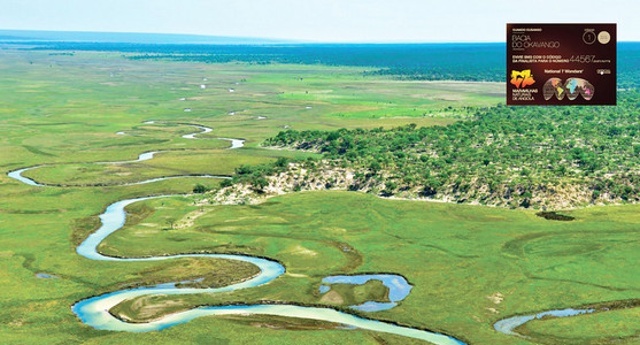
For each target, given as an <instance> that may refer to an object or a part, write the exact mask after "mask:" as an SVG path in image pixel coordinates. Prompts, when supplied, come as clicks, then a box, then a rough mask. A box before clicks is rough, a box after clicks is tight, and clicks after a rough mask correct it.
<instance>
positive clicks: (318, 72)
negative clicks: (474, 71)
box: [0, 50, 640, 345]
mask: <svg viewBox="0 0 640 345" xmlns="http://www.w3.org/2000/svg"><path fill="white" fill-rule="evenodd" d="M0 62H1V63H0V74H1V75H2V76H3V78H2V79H1V80H0V92H2V94H3V95H4V96H3V97H2V98H1V99H0V128H2V130H3V135H2V136H0V171H1V172H2V174H0V261H1V262H2V265H1V266H0V284H2V287H3V288H2V289H0V310H2V312H0V336H1V337H2V342H3V343H7V344H41V343H50V344H56V343H64V344H129V343H131V344H164V343H167V344H169V343H175V341H176V339H180V342H181V343H185V344H202V343H219V344H227V343H228V344H246V343H252V344H299V343H305V344H325V343H349V344H380V343H383V344H384V343H387V344H413V343H416V344H417V343H419V342H417V341H412V340H409V339H406V338H403V337H397V336H390V335H384V334H376V333H374V332H367V331H360V330H343V329H336V328H334V326H335V325H332V324H321V325H318V324H314V322H309V321H304V320H287V318H277V319H271V318H265V317H258V316H256V317H233V318H214V317H207V318H201V319H197V320H193V321H191V322H189V323H187V324H184V325H180V326H177V327H173V328H171V329H168V330H165V331H162V332H152V333H144V334H130V333H121V332H106V331H97V330H94V329H92V328H90V327H88V326H85V325H83V324H82V323H81V322H80V321H79V320H78V319H77V318H76V317H75V315H74V314H73V313H72V311H71V308H70V306H71V305H72V304H73V303H74V302H76V301H78V300H80V299H84V298H87V297H89V296H93V295H96V294H101V293H106V292H110V291H114V290H118V289H121V288H124V287H126V286H133V285H139V284H144V285H146V284H151V283H155V282H166V281H180V280H186V279H192V278H194V277H205V281H204V283H205V284H207V285H212V286H214V285H216V284H220V283H223V282H224V281H235V279H241V278H243V277H246V276H248V275H251V274H252V271H251V269H252V268H251V267H239V266H233V269H232V270H233V271H234V272H235V273H236V274H235V275H234V274H232V275H228V276H224V275H223V274H222V273H223V271H224V272H228V271H229V269H228V268H229V267H230V265H236V264H237V263H230V262H224V261H220V260H194V259H184V260H170V261H166V262H165V261H163V262H128V263H111V262H95V261H90V260H87V259H84V258H82V257H80V256H78V255H77V254H76V252H75V247H76V245H77V244H78V243H79V242H80V241H81V240H82V239H84V238H85V237H86V236H87V235H88V234H89V233H91V232H92V231H94V230H95V229H96V227H97V226H98V222H97V217H96V216H97V215H98V214H100V213H101V212H103V211H104V208H105V207H106V206H108V205H109V204H111V203H113V202H115V201H117V200H122V199H125V198H133V197H139V196H145V195H160V194H186V193H190V192H191V190H192V189H193V187H194V185H196V184H198V183H203V184H206V185H208V186H210V187H216V186H217V183H219V181H216V180H211V179H201V178H183V179H173V180H166V181H162V182H156V183H151V184H147V185H138V186H126V187H125V186H104V187H64V188H62V187H43V188H37V187H29V186H26V185H23V184H21V183H19V182H17V181H15V180H12V179H10V178H8V177H7V176H6V173H7V172H8V171H11V170H14V169H18V168H22V167H28V166H36V165H42V166H43V167H42V168H39V169H35V170H32V171H29V172H27V173H26V174H25V175H27V176H30V177H33V178H36V179H37V180H41V181H42V182H47V183H60V184H76V183H77V184H87V183H96V182H105V183H123V182H132V181H140V180H143V179H146V178H151V177H157V176H164V175H177V174H225V175H226V174H232V173H233V172H234V170H235V169H236V168H238V167H239V166H240V165H241V164H258V163H263V162H266V161H270V160H275V159H277V158H278V157H289V158H305V157H309V156H314V155H313V154H309V153H300V152H288V151H275V150H266V149H263V148H260V147H258V145H259V143H260V142H262V141H263V140H264V139H265V138H267V137H271V136H273V135H275V134H276V133H277V132H278V131H280V130H282V129H283V128H284V127H285V126H288V127H289V128H294V129H300V130H304V129H336V128H340V127H346V128H358V127H361V128H374V127H380V126H383V127H387V128H388V127H393V126H398V125H404V124H407V123H412V122H413V123H416V124H418V125H420V126H430V125H446V124H450V123H453V122H455V121H459V120H460V118H463V117H464V116H466V114H467V112H468V111H469V110H468V109H466V108H465V107H467V106H489V105H493V104H496V103H498V102H502V96H500V95H499V94H498V93H496V91H495V87H496V86H495V85H493V84H465V85H462V84H460V85H459V84H451V83H448V84H438V83H418V82H403V81H391V80H388V79H385V78H377V77H366V78H363V77H362V71H361V70H360V69H358V68H342V67H326V66H315V65H314V66H304V65H268V66H262V65H247V64H200V63H176V62H157V61H131V60H127V59H124V58H122V57H121V56H120V55H118V54H111V53H92V52H79V53H77V54H76V55H75V56H59V55H58V56H50V55H48V52H42V51H40V52H34V51H13V50H3V51H2V54H0ZM203 77H206V78H207V82H206V84H207V85H208V87H207V89H205V90H201V89H200V88H199V85H200V84H201V83H203V79H202V78H203ZM300 77H302V78H303V80H299V78H300ZM236 83H238V84H236ZM229 88H234V89H235V92H233V93H230V92H228V89H229ZM305 91H309V94H307V93H306V92H305ZM454 96H455V97H459V98H455V99H453V97H454ZM183 97H184V98H186V100H185V101H181V100H180V98H183ZM307 106H311V107H312V108H311V109H306V107H307ZM450 106H451V108H449V107H450ZM187 107H189V108H191V109H192V111H191V112H184V111H183V109H184V108H187ZM414 108H415V109H416V110H414ZM231 111H234V112H235V115H233V116H231V115H228V113H229V112H231ZM424 112H427V116H423V113H424ZM258 116H265V117H266V119H264V120H258V119H257V118H258ZM372 116H373V117H372ZM149 120H154V121H158V123H156V124H153V125H149V124H143V122H145V121H149ZM180 123H197V124H202V125H205V126H208V127H211V128H213V129H214V130H213V132H212V133H209V134H207V135H201V136H198V139H195V140H188V139H183V138H181V136H182V135H184V134H187V133H193V132H196V131H197V130H196V129H194V128H193V127H191V126H188V125H182V124H180ZM119 131H124V132H125V135H117V134H116V132H119ZM216 137H231V138H244V139H246V140H247V147H245V148H242V149H239V150H233V151H225V150H224V149H225V148H226V147H227V146H228V142H226V141H221V140H215V139H214V138H216ZM147 151H167V152H163V153H160V154H158V155H157V157H156V158H154V159H153V160H151V161H146V162H140V163H129V164H121V165H106V164H104V165H103V164H93V163H92V162H113V161H124V160H133V159H136V158H137V156H138V155H139V154H140V153H142V152H147ZM202 198H204V196H202V195H191V196H188V197H173V198H167V199H153V200H148V201H146V202H144V203H139V204H134V205H131V207H130V208H128V209H127V211H128V212H129V213H130V215H131V217H130V218H129V220H128V224H127V227H126V229H123V230H122V231H119V232H116V233H115V234H113V235H112V236H110V237H109V238H108V239H107V240H106V241H105V243H104V244H103V245H102V246H101V247H100V249H101V250H103V251H105V252H106V253H110V254H118V255H126V256H141V255H158V254H163V253H179V252H194V251H199V250H205V251H209V252H243V253H247V254H256V255H264V256H267V257H270V258H273V259H277V260H279V261H281V262H283V263H284V264H285V265H286V267H287V273H286V274H285V275H283V276H282V277H280V278H278V279H277V280H275V281H274V282H272V283H271V284H268V285H266V286H262V287H259V288H255V289H250V290H245V291H238V292H235V293H225V294H218V295H207V294H204V295H193V296H180V297H179V298H178V299H179V300H180V303H179V304H177V307H178V308H188V307H190V306H193V305H200V304H207V303H212V304H217V303H226V302H238V301H245V302H255V301H260V300H264V299H271V300H280V301H292V302H298V303H311V304H323V302H322V301H321V299H322V296H321V295H320V293H319V292H318V287H319V285H320V283H321V279H322V278H323V277H325V276H327V275H335V274H344V273H358V272H375V271H381V272H395V273H398V274H402V275H404V276H406V277H407V278H408V280H409V281H410V282H411V283H412V284H413V285H414V288H413V290H412V292H411V294H410V295H409V296H408V297H407V299H406V300H404V301H402V302H401V303H400V305H399V306H398V307H396V308H394V309H392V310H389V311H383V312H379V313H375V314H371V315H370V316H372V317H375V318H380V319H384V320H391V321H397V322H401V323H405V324H408V325H413V326H416V327H426V328H429V329H434V330H438V331H442V332H445V333H448V334H452V335H455V336H458V337H461V338H463V339H465V340H466V341H467V342H468V343H470V344H474V345H475V344H497V345H501V344H504V345H507V344H508V345H511V344H516V345H520V344H522V345H524V344H535V343H540V342H539V341H538V338H533V339H531V340H524V339H516V338H512V337H508V336H504V335H500V334H498V333H496V332H495V331H494V330H493V329H492V326H491V325H492V323H493V322H495V321H496V320H498V319H501V318H503V317H505V316H510V315H513V314H526V313H531V312H535V311H542V310H546V309H550V308H561V307H570V306H576V305H577V306H580V305H585V304H589V303H598V302H602V301H614V300H625V299H631V298H637V297H638V288H637V281H638V274H637V273H636V272H637V270H635V267H634V266H633V263H635V262H637V261H638V254H637V253H638V252H640V251H639V250H638V248H637V241H635V238H636V236H635V231H636V229H637V227H638V224H639V223H640V212H638V207H636V206H624V207H609V208H605V207H598V208H589V209H584V210H576V211H569V212H564V213H567V214H569V215H572V216H575V217H576V218H577V220H576V221H574V222H553V221H547V220H544V219H542V218H540V217H536V216H535V215H534V214H533V213H528V212H523V211H508V210H503V209H495V208H484V207H471V206H460V205H449V204H447V205H444V204H427V203H418V202H406V201H390V200H382V199H377V198H374V197H371V196H367V195H361V194H356V193H328V192H321V193H301V194H294V195H289V196H284V197H279V198H274V199H270V200H268V201H267V202H266V203H264V204H261V205H256V206H221V207H209V206H205V207H200V206H198V205H196V204H197V201H198V200H200V199H202ZM200 211H203V212H205V213H204V215H201V216H198V217H196V215H198V214H199V213H198V212H200ZM191 222H193V224H191ZM172 224H173V226H172ZM345 248H348V249H349V250H348V251H345V250H344V249H345ZM40 272H46V273H50V274H53V275H55V276H57V277H58V278H55V279H40V278H37V277H36V276H35V274H36V273H40ZM216 277H218V278H220V277H223V278H224V279H225V280H223V281H220V280H216ZM334 288H335V289H336V290H340V291H339V292H340V294H341V295H342V296H343V302H342V303H339V304H330V303H324V304H326V305H337V306H339V307H344V306H346V305H350V303H355V302H359V301H361V300H363V299H365V298H380V299H384V298H385V296H384V295H385V294H386V293H387V292H386V288H384V287H383V286H380V285H379V284H376V283H375V282H372V283H370V284H366V285H365V286H362V287H347V286H336V287H334ZM496 292H500V293H502V294H503V295H504V298H505V299H504V301H502V303H500V304H498V305H497V304H495V303H493V302H492V301H491V300H490V299H488V298H487V296H491V295H492V294H494V293H496ZM167 298H168V297H162V296H160V297H153V298H151V299H149V303H151V302H152V303H162V302H163V299H167ZM120 307H121V308H128V307H127V306H126V305H123V306H120ZM487 308H494V309H496V311H498V312H499V314H495V313H494V312H492V311H491V310H489V309H487ZM123 310H124V309H123ZM127 312H129V313H132V314H135V313H136V312H137V309H135V308H130V309H129V310H128V311H127ZM159 312H160V313H162V312H166V310H164V309H160V310H159ZM634 312H635V309H630V310H629V311H620V312H612V313H611V314H609V313H602V314H597V315H593V316H580V317H576V318H572V319H567V320H550V321H544V324H542V325H540V326H539V325H537V324H532V326H531V327H532V329H533V328H534V327H535V331H536V332H538V331H539V332H548V334H559V333H561V331H560V330H559V328H562V327H564V326H562V325H563V323H558V322H560V321H562V322H571V324H570V325H568V327H571V328H572V329H573V330H572V332H573V333H571V337H572V339H574V340H575V341H577V342H579V341H581V340H583V338H581V333H580V332H581V330H582V331H583V333H584V334H585V337H589V336H590V333H589V329H591V328H592V327H593V322H592V321H591V319H590V317H594V318H595V317H598V318H604V319H607V320H605V321H602V322H605V324H611V325H612V326H611V327H607V332H609V333H608V334H603V335H602V336H603V337H611V338H614V337H617V336H622V337H626V336H628V335H629V334H632V333H633V332H634V328H629V329H624V328H623V325H624V324H625V323H627V324H630V321H629V322H625V321H628V320H627V319H628V318H630V319H633V318H634V317H635V315H636V314H634ZM616 320H617V321H616ZM547 322H549V323H547ZM596 322H600V321H596ZM552 323H553V325H560V326H557V327H559V328H558V329H556V328H554V327H556V326H553V327H552V326H551V325H552ZM617 324H619V325H620V326H616V325H617ZM547 325H549V326H547ZM288 327H289V328H288ZM318 328H321V329H318ZM322 328H329V329H322ZM585 339H586V338H585ZM607 339H608V338H607ZM632 343H633V340H632V339H631V340H629V339H624V340H623V341H621V342H619V344H632Z"/></svg>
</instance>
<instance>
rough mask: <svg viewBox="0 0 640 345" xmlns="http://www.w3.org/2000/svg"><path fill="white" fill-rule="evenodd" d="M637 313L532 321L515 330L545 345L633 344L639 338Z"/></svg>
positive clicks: (639, 314)
mask: <svg viewBox="0 0 640 345" xmlns="http://www.w3.org/2000/svg"><path fill="white" fill-rule="evenodd" d="M639 318H640V310H638V308H635V309H622V310H613V311H607V312H601V313H596V314H590V315H583V316H580V317H569V318H563V319H545V320H534V321H531V322H530V323H528V324H527V325H526V326H524V327H522V329H519V331H521V332H522V333H523V334H526V335H528V336H534V337H536V338H537V339H545V338H546V339H548V340H547V341H546V342H545V343H546V344H558V343H562V344H581V345H592V344H594V345H596V344H615V343H624V342H625V341H626V342H628V343H630V344H633V343H634V342H635V343H637V342H638V340H639V339H640V327H639V326H638V323H636V322H630V321H631V320H638V319H639Z"/></svg>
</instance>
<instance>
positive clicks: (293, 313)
mask: <svg viewBox="0 0 640 345" xmlns="http://www.w3.org/2000/svg"><path fill="white" fill-rule="evenodd" d="M145 123H147V124H152V123H155V122H154V121H147V122H145ZM189 125H193V126H196V127H197V128H199V129H200V130H201V131H200V132H198V133H192V134H187V135H183V136H182V137H183V138H185V139H196V135H197V134H200V133H209V132H211V131H212V130H213V129H211V128H209V127H205V126H201V125H194V124H189ZM217 139H220V140H227V141H230V143H231V147H230V149H237V148H241V147H243V146H244V140H242V139H231V138H217ZM158 152H161V151H152V152H145V153H142V154H140V155H139V156H138V159H137V160H133V161H121V162H96V164H123V163H132V162H141V161H145V160H150V159H153V157H154V155H155V154H156V153H158ZM42 166H44V165H42ZM39 167H41V166H34V167H28V168H22V169H18V170H14V171H11V172H9V173H8V176H9V177H10V178H13V179H15V180H17V181H20V182H21V183H24V184H26V185H29V186H35V187H44V186H48V185H47V184H42V183H39V182H37V181H35V180H33V179H30V178H28V177H24V176H22V173H24V172H25V171H28V170H31V169H36V168H39ZM196 176H198V177H209V178H229V177H225V176H213V175H196ZM181 177H187V176H170V177H161V178H154V179H149V180H145V181H140V182H134V183H128V184H121V186H127V185H138V184H146V183H152V182H156V181H162V180H166V179H170V178H181ZM189 177H193V176H189ZM175 196H178V195H164V196H154V197H142V198H134V199H126V200H121V201H117V202H115V203H113V204H111V205H109V206H108V207H107V208H106V210H105V211H104V212H103V213H102V214H101V215H100V216H99V217H100V222H101V226H100V228H99V229H98V230H96V232H94V233H92V234H91V235H89V236H88V237H87V239H85V240H84V241H83V242H82V243H81V244H80V245H79V246H78V247H77V249H76V251H77V253H78V254H79V255H81V256H83V257H85V258H87V259H89V260H96V261H113V262H140V261H161V260H171V259H177V258H185V257H189V258H198V257H202V258H215V259H225V260H238V261H244V262H248V263H251V264H254V265H256V266H257V267H258V268H259V269H260V273H258V274H257V275H255V276H254V277H252V278H250V279H248V280H245V281H243V282H240V283H237V284H232V285H228V286H224V287H220V288H204V289H203V288H178V287H176V283H164V284H158V285H154V286H146V287H137V288H132V289H125V290H119V291H115V292H111V293H107V294H103V295H99V296H94V297H91V298H87V299H84V300H81V301H79V302H77V303H75V304H74V305H73V306H72V310H73V312H74V313H75V314H76V315H77V316H78V318H79V319H80V320H81V321H82V322H84V323H85V324H87V325H89V326H91V327H93V328H96V329H100V330H110V331H127V332H148V331H158V330H162V329H165V328H169V327H172V326H175V325H179V324H183V323H186V322H189V321H190V320H193V319H195V318H198V317H202V316H211V315H247V314H255V315H273V316H285V317H294V318H302V319H310V320H318V321H327V322H333V323H338V324H342V325H346V326H350V327H353V328H359V329H365V330H371V331H377V332H383V333H390V334H396V335H400V336H405V337H411V338H416V339H422V340H425V341H428V342H431V343H433V344H436V345H466V344H465V343H464V342H462V341H461V340H458V339H456V338H454V337H451V336H448V335H445V334H441V333H436V332H431V331H427V330H421V329H417V328H411V327H405V326H400V325H397V324H393V323H389V322H383V321H377V320H373V319H366V318H362V317H358V316H355V315H352V314H349V313H345V312H340V311H337V310H335V309H332V308H322V307H304V306H297V305H286V304H256V305H228V306H203V307H198V308H194V309H190V310H187V311H182V312H178V313H173V314H169V315H165V316H163V317H162V318H160V319H156V320H153V321H150V322H146V323H131V322H126V321H123V320H120V319H118V318H116V317H114V316H113V315H112V314H110V313H109V310H110V309H111V308H112V307H114V306H116V305H117V304H119V303H121V302H122V301H124V300H128V299H131V298H136V297H140V296H144V295H150V294H165V295H183V294H199V293H220V292H229V291H236V290H241V289H247V288H253V287H257V286H261V285H264V284H268V283H269V282H271V281H273V280H274V279H277V278H278V277H279V276H281V275H282V274H284V273H285V267H284V266H283V265H281V264H280V263H278V262H276V261H273V260H269V259H265V258H259V257H253V256H248V255H237V254H180V255H168V256H157V257H144V258H120V257H113V256H108V255H104V254H101V253H100V252H98V250H97V247H98V245H99V244H100V243H101V242H102V241H103V240H104V239H105V238H107V237H108V236H109V235H111V234H112V233H114V232H115V231H118V230H120V229H121V228H122V227H123V226H124V224H125V222H126V212H125V207H127V206H128V205H131V204H133V203H135V202H139V201H144V200H150V199H157V198H167V197H175ZM372 279H373V280H379V281H381V282H382V283H383V284H384V285H385V286H386V287H387V288H388V289H389V300H390V302H387V303H383V302H374V301H369V302H366V303H364V304H361V305H357V306H351V308H353V309H355V310H360V311H366V312H374V311H380V310H387V309H391V308H393V307H395V306H396V305H397V303H398V302H399V301H401V300H403V299H404V298H405V297H406V296H408V295H409V293H410V291H411V288H412V287H411V285H410V284H409V283H408V282H407V281H406V279H405V278H404V277H402V276H398V275H394V274H375V275H371V274H362V275H349V276H329V277H325V278H324V279H323V280H322V284H323V285H321V286H320V292H321V293H326V292H328V291H329V290H330V289H331V287H330V285H331V284H365V283H366V282H367V281H370V280H372ZM593 311H594V310H593V309H563V310H551V311H546V312H541V313H538V314H533V315H524V316H513V317H509V318H506V319H503V320H500V321H498V322H496V323H495V324H494V329H495V330H496V331H498V332H501V333H503V334H506V335H510V336H520V337H522V335H520V334H519V333H517V332H515V328H517V327H518V326H521V325H523V324H525V323H527V322H529V321H531V320H534V319H537V318H538V319H539V318H542V317H546V316H553V317H566V316H574V315H580V314H585V313H591V312H593Z"/></svg>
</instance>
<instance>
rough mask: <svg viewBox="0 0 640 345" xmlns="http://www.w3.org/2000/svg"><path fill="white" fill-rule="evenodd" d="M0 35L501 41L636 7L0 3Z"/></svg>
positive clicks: (588, 3) (259, 0) (620, 18)
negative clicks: (527, 29) (512, 27)
mask: <svg viewBox="0 0 640 345" xmlns="http://www.w3.org/2000/svg"><path fill="white" fill-rule="evenodd" d="M0 8H1V10H0V29H6V30H9V29H11V30H52V31H99V32H140V33H177V34H198V35H208V36H232V37H253V38H275V39H286V40H292V41H305V42H374V43H381V42H399V43H400V42H504V41H505V32H506V29H505V24H506V23H508V22H510V23H589V22H591V23H618V41H640V20H638V13H640V1H637V0H578V1H567V0H529V1H517V0H466V1H465V0H0Z"/></svg>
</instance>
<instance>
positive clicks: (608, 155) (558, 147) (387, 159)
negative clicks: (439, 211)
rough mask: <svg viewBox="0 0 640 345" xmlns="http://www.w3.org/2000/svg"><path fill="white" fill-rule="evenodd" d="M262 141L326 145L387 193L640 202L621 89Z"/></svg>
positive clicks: (626, 99) (629, 111) (636, 121)
mask: <svg viewBox="0 0 640 345" xmlns="http://www.w3.org/2000/svg"><path fill="white" fill-rule="evenodd" d="M264 144H265V145H267V146H287V147H292V148H296V149H306V150H310V149H311V150H317V151H318V152H322V153H324V156H325V158H326V159H327V160H331V161H337V162H341V164H343V165H344V164H347V165H348V166H351V167H355V168H357V169H356V170H357V171H362V172H366V173H363V174H361V175H360V176H359V177H360V178H362V179H379V182H380V183H382V184H384V186H385V188H384V190H383V191H382V194H385V195H392V194H395V193H398V192H402V191H415V192H417V193H418V194H420V195H422V196H433V195H437V194H440V195H441V196H442V195H446V196H449V197H451V198H454V199H458V200H461V201H464V200H477V201H479V202H483V203H497V204H509V205H516V206H524V207H528V206H531V203H532V199H533V198H534V196H535V195H547V194H549V193H563V192H566V193H571V190H572V189H575V188H574V187H576V188H578V189H580V188H581V189H582V190H584V189H585V188H586V189H588V191H589V192H590V193H591V199H592V201H596V200H598V199H600V198H605V197H606V199H607V200H616V201H619V200H640V94H639V93H637V92H623V93H620V95H619V100H618V106H617V107H505V106H498V107H494V108H488V109H480V110H478V111H477V113H476V114H475V116H474V119H472V120H469V121H463V122H458V123H456V124H453V125H450V126H446V127H425V128H417V127H416V126H415V125H408V126H404V127H399V128H394V129H390V130H384V129H382V128H378V129H372V130H363V129H354V130H347V129H340V130H337V131H332V132H324V131H294V130H288V131H284V132H280V133H279V134H278V135H276V136H275V137H273V138H270V139H268V140H266V141H265V143H264ZM360 182H362V181H360ZM536 202H537V201H536Z"/></svg>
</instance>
